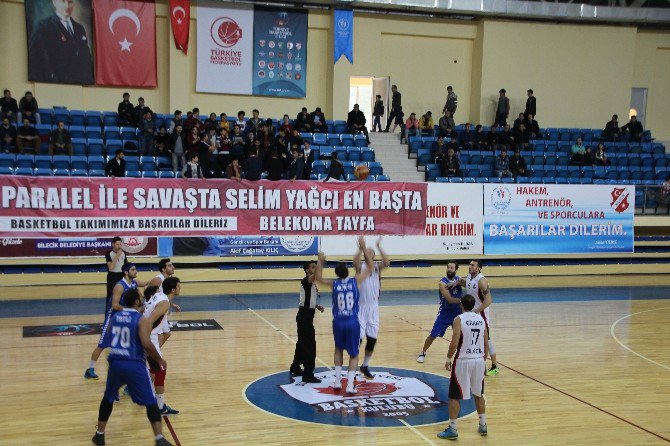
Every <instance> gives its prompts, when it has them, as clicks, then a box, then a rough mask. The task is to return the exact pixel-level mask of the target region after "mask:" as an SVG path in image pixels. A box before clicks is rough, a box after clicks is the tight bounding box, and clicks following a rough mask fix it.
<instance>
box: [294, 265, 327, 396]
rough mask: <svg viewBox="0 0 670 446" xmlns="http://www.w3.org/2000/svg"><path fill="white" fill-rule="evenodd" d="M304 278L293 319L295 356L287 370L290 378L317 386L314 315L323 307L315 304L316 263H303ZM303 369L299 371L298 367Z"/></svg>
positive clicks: (317, 291)
mask: <svg viewBox="0 0 670 446" xmlns="http://www.w3.org/2000/svg"><path fill="white" fill-rule="evenodd" d="M302 269H303V270H304V271H305V277H303V279H302V280H301V281H300V306H299V307H298V314H297V315H296V317H295V322H296V325H297V326H298V342H296V343H295V354H294V355H293V362H292V363H291V368H290V369H289V374H290V376H291V378H293V377H295V376H302V382H304V383H314V384H319V383H320V382H321V380H320V379H319V378H317V377H316V376H314V362H315V361H316V332H315V331H314V313H315V312H316V311H315V310H319V311H320V312H321V313H323V307H322V306H321V305H319V304H317V303H316V301H317V299H318V298H319V290H318V289H317V288H316V284H315V283H314V274H315V272H316V262H314V261H311V262H305V263H304V264H303V265H302ZM301 365H302V366H304V367H305V369H304V370H303V369H301V368H300V366H301Z"/></svg>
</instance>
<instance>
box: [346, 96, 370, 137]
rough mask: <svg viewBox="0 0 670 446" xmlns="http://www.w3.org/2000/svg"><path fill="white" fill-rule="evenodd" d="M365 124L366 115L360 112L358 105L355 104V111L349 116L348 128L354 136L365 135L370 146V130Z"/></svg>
mask: <svg viewBox="0 0 670 446" xmlns="http://www.w3.org/2000/svg"><path fill="white" fill-rule="evenodd" d="M365 122H366V120H365V115H364V114H363V112H362V111H360V110H359V108H358V104H354V109H353V110H351V111H350V112H349V114H348V115H347V128H348V129H349V133H351V134H352V135H356V134H358V133H363V134H364V135H365V140H366V141H367V143H368V144H370V137H369V136H368V128H367V127H366V126H365Z"/></svg>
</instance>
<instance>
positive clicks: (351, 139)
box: [300, 133, 368, 147]
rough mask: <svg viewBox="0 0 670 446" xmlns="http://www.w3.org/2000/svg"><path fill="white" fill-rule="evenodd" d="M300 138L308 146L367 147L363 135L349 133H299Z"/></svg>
mask: <svg viewBox="0 0 670 446" xmlns="http://www.w3.org/2000/svg"><path fill="white" fill-rule="evenodd" d="M300 137H301V138H302V139H303V140H305V141H309V143H310V144H316V145H321V146H356V147H367V145H368V143H367V141H366V139H365V135H360V134H359V135H352V134H350V133H300Z"/></svg>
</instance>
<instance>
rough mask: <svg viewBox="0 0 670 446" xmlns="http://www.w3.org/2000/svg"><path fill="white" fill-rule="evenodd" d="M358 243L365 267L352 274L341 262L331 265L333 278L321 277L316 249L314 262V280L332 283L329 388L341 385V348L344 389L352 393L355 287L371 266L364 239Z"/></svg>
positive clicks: (356, 341) (356, 343)
mask: <svg viewBox="0 0 670 446" xmlns="http://www.w3.org/2000/svg"><path fill="white" fill-rule="evenodd" d="M358 247H359V249H360V250H361V251H362V252H363V255H364V257H365V264H366V266H367V268H365V269H363V270H361V272H359V273H358V274H356V276H354V277H349V269H348V268H347V265H346V264H345V263H344V262H339V263H338V264H337V266H336V267H335V274H336V275H337V277H338V278H337V279H335V280H332V279H323V265H324V263H325V261H326V256H325V254H324V253H322V252H320V253H319V261H318V263H317V265H316V273H315V280H316V281H317V282H319V283H321V284H323V285H327V286H332V287H333V337H334V339H335V354H334V361H335V382H334V384H333V389H341V388H342V363H343V361H344V358H343V356H344V354H343V350H346V351H347V353H349V367H348V369H347V389H346V391H347V393H356V388H355V386H354V384H355V378H356V367H357V366H358V346H359V344H360V336H361V326H360V323H359V322H358V300H359V293H358V287H359V286H360V284H361V283H362V282H363V281H364V280H365V279H366V278H367V277H368V276H369V275H370V272H371V271H372V270H373V266H374V265H373V264H372V257H371V256H370V254H369V251H368V250H366V249H365V239H364V238H363V237H359V238H358Z"/></svg>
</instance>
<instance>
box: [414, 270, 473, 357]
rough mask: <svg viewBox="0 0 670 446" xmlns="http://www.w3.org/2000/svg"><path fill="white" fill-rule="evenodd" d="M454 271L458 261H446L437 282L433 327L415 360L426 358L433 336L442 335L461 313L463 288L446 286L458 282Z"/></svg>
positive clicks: (438, 336) (458, 278)
mask: <svg viewBox="0 0 670 446" xmlns="http://www.w3.org/2000/svg"><path fill="white" fill-rule="evenodd" d="M456 271H458V263H456V261H455V260H451V261H449V263H447V275H446V276H445V277H443V278H442V279H440V284H439V287H440V292H439V298H440V309H439V310H437V318H436V319H435V323H434V324H433V329H432V330H431V331H430V334H429V335H428V337H427V338H426V341H425V342H424V343H423V350H422V351H421V354H420V355H419V356H418V357H417V358H416V362H419V363H423V361H425V360H426V351H428V348H429V347H430V346H431V344H432V343H433V341H434V340H435V338H441V337H444V334H445V333H446V332H447V328H449V327H450V326H451V325H452V324H453V323H454V319H455V318H456V316H458V315H459V314H461V294H462V293H463V288H462V287H461V286H460V285H457V286H455V287H453V288H449V287H448V286H447V285H449V284H450V283H457V284H458V283H459V282H460V280H461V278H460V277H458V276H457V275H456Z"/></svg>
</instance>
